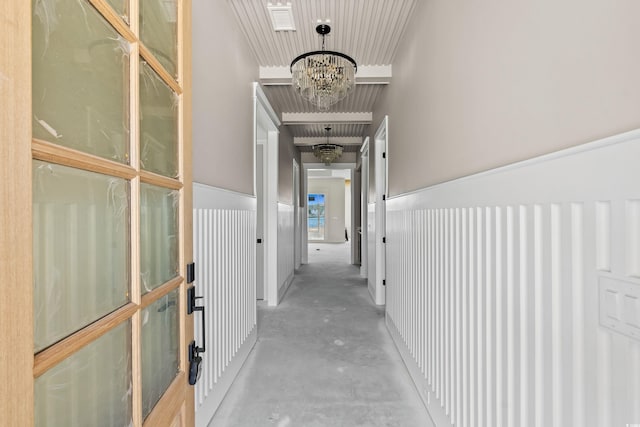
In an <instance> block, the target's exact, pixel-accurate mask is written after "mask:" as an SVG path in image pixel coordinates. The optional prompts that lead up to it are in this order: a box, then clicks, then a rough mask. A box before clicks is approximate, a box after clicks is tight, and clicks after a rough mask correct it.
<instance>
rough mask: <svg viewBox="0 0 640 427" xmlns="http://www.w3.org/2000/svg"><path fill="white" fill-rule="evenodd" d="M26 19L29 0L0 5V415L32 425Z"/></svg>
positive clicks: (8, 421)
mask: <svg viewBox="0 0 640 427" xmlns="http://www.w3.org/2000/svg"><path fill="white" fill-rule="evenodd" d="M29 22H31V2H28V1H17V0H9V1H4V2H2V4H0V40H2V42H0V103H1V105H2V107H1V108H0V111H1V112H0V179H1V180H2V185H0V204H1V205H2V210H3V212H2V220H0V236H2V238H1V239H0V262H1V263H2V264H1V266H2V268H0V283H2V298H0V353H1V354H2V363H1V364H0V378H1V379H2V380H1V381H0V396H2V399H0V414H2V417H3V422H4V423H6V424H7V425H16V426H18V425H19V426H32V425H33V423H34V419H33V408H34V396H33V384H34V379H33V362H34V357H33V286H32V283H33V249H32V244H33V243H32V242H33V234H32V233H33V227H32V210H33V208H32V203H33V200H32V189H31V179H32V178H31V135H32V133H31V120H32V119H31V117H32V116H31V114H32V113H31V111H32V109H31V26H30V25H28V24H25V25H24V26H21V25H16V23H18V24H20V23H29ZM20 28H22V29H20ZM5 41H6V42H5ZM20 285H23V286H20Z"/></svg>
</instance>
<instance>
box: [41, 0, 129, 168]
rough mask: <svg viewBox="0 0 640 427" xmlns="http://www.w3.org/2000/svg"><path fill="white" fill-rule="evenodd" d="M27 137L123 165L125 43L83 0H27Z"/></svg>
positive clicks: (126, 86) (125, 138)
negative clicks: (29, 129) (29, 37)
mask: <svg viewBox="0 0 640 427" xmlns="http://www.w3.org/2000/svg"><path fill="white" fill-rule="evenodd" d="M32 21H33V30H32V31H33V34H32V36H33V42H32V43H33V49H32V60H33V78H32V79H33V93H32V102H33V116H32V119H33V121H32V127H33V137H34V138H38V139H43V140H46V141H49V142H52V143H55V144H59V145H63V146H65V147H69V148H73V149H76V150H80V151H83V152H86V153H90V154H94V155H97V156H100V157H104V158H107V159H110V160H114V161H117V162H121V163H129V157H128V152H129V77H128V75H129V74H128V73H129V65H128V64H129V49H130V46H129V43H128V42H127V41H126V40H124V39H123V38H122V37H120V36H119V35H118V33H117V32H116V31H115V30H114V29H113V28H112V27H111V26H110V25H109V24H108V23H107V22H106V21H105V20H104V19H103V18H102V16H101V15H100V14H99V13H98V12H97V11H96V10H95V9H94V8H93V7H92V6H91V4H90V3H89V2H87V1H58V0H33V19H32Z"/></svg>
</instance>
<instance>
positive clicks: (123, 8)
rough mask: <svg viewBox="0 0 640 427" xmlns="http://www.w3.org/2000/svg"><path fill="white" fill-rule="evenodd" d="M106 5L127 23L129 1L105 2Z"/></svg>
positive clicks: (110, 0)
mask: <svg viewBox="0 0 640 427" xmlns="http://www.w3.org/2000/svg"><path fill="white" fill-rule="evenodd" d="M107 3H109V4H110V5H111V7H113V9H114V10H115V11H116V12H118V15H120V16H121V17H122V18H123V19H124V20H125V21H126V22H129V1H128V0H107Z"/></svg>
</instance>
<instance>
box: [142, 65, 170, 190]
mask: <svg viewBox="0 0 640 427" xmlns="http://www.w3.org/2000/svg"><path fill="white" fill-rule="evenodd" d="M178 101H179V99H178V96H177V95H176V94H175V92H173V91H172V90H171V88H169V86H167V84H166V83H165V82H163V81H162V79H160V77H159V76H158V75H157V74H156V72H155V71H153V69H152V68H151V67H150V66H149V65H148V64H147V63H146V62H145V61H140V164H141V167H142V168H143V169H145V170H148V171H150V172H155V173H157V174H160V175H164V176H168V177H170V178H175V177H177V176H178Z"/></svg>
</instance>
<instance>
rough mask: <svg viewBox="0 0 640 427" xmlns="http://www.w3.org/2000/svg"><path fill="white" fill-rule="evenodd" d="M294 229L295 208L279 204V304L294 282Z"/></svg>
mask: <svg viewBox="0 0 640 427" xmlns="http://www.w3.org/2000/svg"><path fill="white" fill-rule="evenodd" d="M294 227H295V224H294V209H293V206H291V205H286V204H284V203H278V303H279V302H280V301H282V298H283V297H284V294H285V293H286V292H287V289H289V286H290V285H291V282H293V274H294V262H295V260H294V256H295V255H294V244H295V241H294V234H295V230H294Z"/></svg>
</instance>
